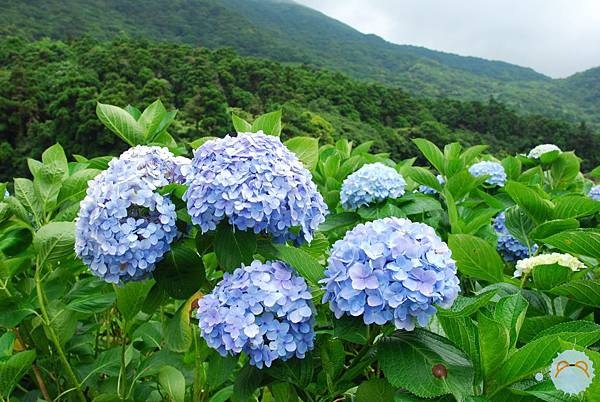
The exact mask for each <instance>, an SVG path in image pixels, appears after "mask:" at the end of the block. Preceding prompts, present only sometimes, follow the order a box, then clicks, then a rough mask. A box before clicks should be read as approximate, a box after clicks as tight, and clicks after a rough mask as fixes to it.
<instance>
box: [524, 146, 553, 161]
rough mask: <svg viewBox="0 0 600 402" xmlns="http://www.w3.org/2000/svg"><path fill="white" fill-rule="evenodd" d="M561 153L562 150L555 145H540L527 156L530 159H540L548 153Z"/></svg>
mask: <svg viewBox="0 0 600 402" xmlns="http://www.w3.org/2000/svg"><path fill="white" fill-rule="evenodd" d="M553 151H558V152H561V151H560V148H559V147H557V146H556V145H554V144H540V145H538V146H536V147H534V148H532V149H531V151H529V153H528V154H527V157H528V158H533V159H539V158H540V157H541V156H542V155H544V154H547V153H548V152H553Z"/></svg>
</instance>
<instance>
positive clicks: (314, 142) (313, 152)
mask: <svg viewBox="0 0 600 402" xmlns="http://www.w3.org/2000/svg"><path fill="white" fill-rule="evenodd" d="M285 146H286V147H288V149H289V150H290V151H292V152H293V153H295V154H296V156H297V157H298V159H300V161H301V162H302V164H303V165H304V167H306V168H307V169H308V170H314V169H315V167H317V162H318V161H319V140H318V139H316V138H312V137H294V138H291V139H289V140H287V141H286V142H285Z"/></svg>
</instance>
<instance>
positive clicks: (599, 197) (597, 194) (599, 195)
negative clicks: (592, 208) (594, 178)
mask: <svg viewBox="0 0 600 402" xmlns="http://www.w3.org/2000/svg"><path fill="white" fill-rule="evenodd" d="M588 196H589V197H590V198H591V199H592V200H596V201H600V184H596V185H595V186H594V187H592V188H591V189H590V191H589V192H588Z"/></svg>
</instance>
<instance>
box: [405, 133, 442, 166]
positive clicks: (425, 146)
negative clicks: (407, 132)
mask: <svg viewBox="0 0 600 402" xmlns="http://www.w3.org/2000/svg"><path fill="white" fill-rule="evenodd" d="M412 142H414V143H415V145H416V146H417V148H419V151H421V153H422V154H423V156H425V158H426V159H427V160H428V161H429V163H431V166H433V167H434V168H436V169H437V171H438V172H440V173H441V174H444V173H445V171H444V154H443V153H442V151H440V149H439V148H438V147H437V146H436V145H435V144H434V143H433V142H431V141H429V140H426V139H425V138H415V139H413V140H412Z"/></svg>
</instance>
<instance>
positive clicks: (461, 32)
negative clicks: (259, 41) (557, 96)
mask: <svg viewBox="0 0 600 402" xmlns="http://www.w3.org/2000/svg"><path fill="white" fill-rule="evenodd" d="M296 1H297V2H299V3H302V4H305V5H307V6H309V7H312V8H314V9H317V10H319V11H321V12H323V13H325V14H327V15H329V16H331V17H333V18H335V19H338V20H340V21H342V22H345V23H346V24H348V25H351V26H352V27H354V28H356V29H358V30H359V31H361V32H364V33H374V34H377V35H379V36H381V37H383V38H384V39H386V40H388V41H390V42H393V43H399V44H410V45H418V46H424V47H427V48H430V49H435V50H442V51H445V52H451V53H458V54H461V55H468V56H478V57H483V58H486V59H494V60H503V61H507V62H510V63H513V64H518V65H521V66H526V67H532V68H533V69H535V70H537V71H539V72H541V73H544V74H546V75H549V76H551V77H566V76H568V75H571V74H573V73H576V72H578V71H583V70H586V69H588V68H591V67H597V66H600V0H296Z"/></svg>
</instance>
